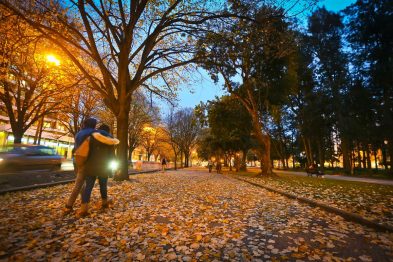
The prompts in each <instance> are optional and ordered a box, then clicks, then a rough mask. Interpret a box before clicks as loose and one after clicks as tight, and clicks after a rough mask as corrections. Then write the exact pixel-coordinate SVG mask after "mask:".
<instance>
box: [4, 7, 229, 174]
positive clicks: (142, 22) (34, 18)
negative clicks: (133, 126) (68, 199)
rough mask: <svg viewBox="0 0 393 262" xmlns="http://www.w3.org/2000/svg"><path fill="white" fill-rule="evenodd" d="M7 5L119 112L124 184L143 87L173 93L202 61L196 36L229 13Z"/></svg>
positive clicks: (197, 9) (209, 9) (192, 9)
mask: <svg viewBox="0 0 393 262" xmlns="http://www.w3.org/2000/svg"><path fill="white" fill-rule="evenodd" d="M0 3H1V4H2V5H3V6H5V7H7V8H8V9H9V10H12V12H13V13H15V14H17V15H18V16H20V17H22V18H23V19H24V20H25V21H27V22H28V23H29V24H30V25H32V26H33V27H34V28H35V29H36V30H38V31H39V32H40V33H41V34H42V35H44V36H45V37H46V38H48V39H50V40H51V41H52V42H53V43H55V44H56V45H58V46H59V47H60V48H61V49H62V50H63V51H64V52H65V53H66V54H67V55H68V56H69V57H70V59H71V60H72V61H73V62H74V63H75V65H76V66H77V67H78V68H79V70H80V71H81V72H82V73H83V74H84V75H85V76H86V78H87V79H88V80H89V81H90V84H91V87H92V88H94V89H95V90H96V91H98V92H99V93H100V94H101V96H102V97H103V99H104V102H105V104H106V105H107V107H108V108H109V109H110V110H111V111H112V112H113V113H114V115H115V116H116V121H117V136H118V138H119V140H120V145H119V149H118V153H119V158H120V166H121V168H120V169H121V176H120V179H128V171H127V168H128V167H127V151H128V146H127V142H128V118H129V111H130V104H131V100H132V94H133V93H134V92H135V90H137V89H138V88H139V87H144V88H147V89H149V90H150V91H151V92H153V93H157V94H163V93H164V92H163V91H165V90H167V91H168V92H171V91H172V88H173V87H172V86H171V85H170V84H172V83H173V82H175V83H176V81H178V80H179V79H184V75H183V74H184V73H185V72H184V71H183V70H182V68H183V69H184V68H186V67H187V65H189V64H190V63H191V62H194V61H195V59H194V58H193V53H194V48H193V46H194V41H195V36H196V35H197V34H198V33H199V32H201V31H203V30H206V29H207V24H206V22H207V21H209V20H211V19H217V18H220V17H223V16H227V15H228V14H227V13H225V14H223V13H222V12H221V11H220V10H219V6H218V5H217V2H216V1H210V0H204V1H198V2H192V1H191V2H190V1H182V0H176V1H148V0H142V1H130V2H129V4H128V3H126V2H124V1H122V0H118V1H116V2H114V1H100V2H96V1H82V0H79V1H76V0H71V1H46V0H36V1H32V2H27V3H25V2H21V3H19V2H14V1H11V0H1V1H0ZM70 47H72V48H77V49H78V50H80V51H81V52H83V55H84V56H83V61H84V63H85V62H88V63H90V64H91V65H92V66H94V67H96V68H98V69H99V71H100V74H99V75H97V74H92V73H91V72H89V70H88V69H86V67H85V66H84V63H82V61H81V58H80V57H78V56H76V55H75V54H74V53H72V52H71V51H70ZM175 69H176V70H175ZM186 69H187V68H186ZM171 76H176V77H171ZM153 81H154V82H153ZM154 83H155V84H154Z"/></svg>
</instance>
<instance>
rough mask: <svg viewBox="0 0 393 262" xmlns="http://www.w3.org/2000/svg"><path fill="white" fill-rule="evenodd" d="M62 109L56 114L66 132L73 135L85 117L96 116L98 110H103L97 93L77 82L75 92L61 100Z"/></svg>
mask: <svg viewBox="0 0 393 262" xmlns="http://www.w3.org/2000/svg"><path fill="white" fill-rule="evenodd" d="M62 105H63V109H62V110H61V112H59V114H58V119H59V120H60V121H61V122H62V123H63V124H64V125H65V127H66V128H67V130H68V132H69V133H70V134H71V135H72V136H75V135H76V134H77V133H78V132H79V130H80V128H81V127H82V124H83V122H84V120H85V119H87V118H89V117H98V115H99V114H100V110H105V108H104V105H102V103H100V99H99V95H98V94H97V93H96V92H94V91H93V90H91V89H90V88H88V87H87V86H86V83H84V84H79V85H77V86H76V88H75V92H73V93H72V94H70V96H68V97H67V99H65V101H63V102H62Z"/></svg>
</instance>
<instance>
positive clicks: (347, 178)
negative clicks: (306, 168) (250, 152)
mask: <svg viewBox="0 0 393 262" xmlns="http://www.w3.org/2000/svg"><path fill="white" fill-rule="evenodd" d="M274 172H277V173H282V174H289V175H298V176H307V173H306V172H299V171H286V170H281V169H274ZM324 178H326V179H335V180H344V181H355V182H364V183H372V184H379V185H389V186H393V180H385V179H373V178H363V177H351V176H343V175H324Z"/></svg>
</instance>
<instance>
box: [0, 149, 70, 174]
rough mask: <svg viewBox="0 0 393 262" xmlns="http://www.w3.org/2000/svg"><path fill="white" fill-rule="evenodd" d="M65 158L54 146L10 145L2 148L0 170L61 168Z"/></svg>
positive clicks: (0, 150) (0, 151)
mask: <svg viewBox="0 0 393 262" xmlns="http://www.w3.org/2000/svg"><path fill="white" fill-rule="evenodd" d="M62 161H63V158H62V157H61V156H60V155H58V154H57V153H56V151H55V150H54V149H53V148H50V147H47V146H37V145H23V144H20V145H8V146H5V147H1V148H0V170H1V171H3V170H26V169H48V168H49V169H52V170H57V169H60V167H61V163H62Z"/></svg>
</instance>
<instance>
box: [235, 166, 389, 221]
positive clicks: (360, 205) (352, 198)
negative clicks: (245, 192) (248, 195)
mask: <svg viewBox="0 0 393 262" xmlns="http://www.w3.org/2000/svg"><path fill="white" fill-rule="evenodd" d="M258 172H259V170H249V171H248V172H239V173H236V175H238V176H241V177H243V178H245V179H247V180H250V181H252V182H254V183H261V184H263V185H267V186H270V187H273V188H276V189H279V190H282V191H285V192H289V193H292V194H295V195H298V196H302V197H307V198H310V199H314V200H317V201H320V202H323V203H326V204H329V205H332V206H335V207H337V208H341V209H344V210H347V211H349V212H352V213H357V214H359V215H362V216H363V217H366V218H368V219H371V220H374V221H376V222H380V223H387V224H390V225H393V186H388V185H378V184H371V183H362V182H354V181H342V180H333V179H325V178H317V177H305V176H298V175H290V174H282V173H280V172H279V171H278V172H277V174H276V175H273V176H268V177H261V176H259V175H258Z"/></svg>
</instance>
